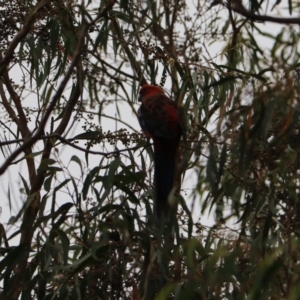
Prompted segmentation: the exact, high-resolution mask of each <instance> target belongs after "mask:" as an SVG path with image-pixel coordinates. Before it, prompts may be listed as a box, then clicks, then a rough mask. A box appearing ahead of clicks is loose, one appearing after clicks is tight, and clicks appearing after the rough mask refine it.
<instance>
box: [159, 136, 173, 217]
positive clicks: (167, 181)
mask: <svg viewBox="0 0 300 300" xmlns="http://www.w3.org/2000/svg"><path fill="white" fill-rule="evenodd" d="M172 142H173V143H172ZM177 148H178V146H177V143H176V144H174V141H169V144H168V145H165V147H161V145H160V144H159V145H158V144H157V143H156V142H155V143H154V185H155V202H154V213H155V215H156V216H157V218H159V219H160V218H161V217H162V216H164V219H165V220H168V219H169V217H170V213H171V211H172V210H173V209H174V208H173V207H171V205H170V203H169V201H168V198H169V195H170V192H171V191H172V189H173V187H174V181H175V170H176V154H177Z"/></svg>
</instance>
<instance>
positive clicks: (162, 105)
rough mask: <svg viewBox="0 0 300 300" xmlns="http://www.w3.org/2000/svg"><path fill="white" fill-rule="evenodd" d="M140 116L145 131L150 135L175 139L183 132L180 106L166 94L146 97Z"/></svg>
mask: <svg viewBox="0 0 300 300" xmlns="http://www.w3.org/2000/svg"><path fill="white" fill-rule="evenodd" d="M138 116H139V122H140V125H141V127H142V129H143V131H144V132H145V133H146V134H147V135H148V136H150V137H153V136H157V137H162V138H167V139H175V138H177V137H179V136H180V135H181V133H182V132H181V121H180V118H181V116H180V112H179V108H178V106H177V105H176V103H175V102H174V101H172V100H171V99H169V98H168V97H167V96H165V95H157V96H152V97H150V98H147V99H145V100H144V101H143V103H142V105H141V107H140V109H139V113H138Z"/></svg>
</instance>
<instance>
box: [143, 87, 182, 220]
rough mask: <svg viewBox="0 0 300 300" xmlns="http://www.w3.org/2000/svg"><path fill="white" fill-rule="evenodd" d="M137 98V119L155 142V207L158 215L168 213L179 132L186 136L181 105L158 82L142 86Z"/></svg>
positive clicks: (146, 133) (166, 214)
mask: <svg viewBox="0 0 300 300" xmlns="http://www.w3.org/2000/svg"><path fill="white" fill-rule="evenodd" d="M139 101H141V102H142V104H141V106H140V109H139V112H138V118H139V123H140V125H141V128H142V130H143V132H144V133H145V135H147V136H148V137H150V138H152V139H153V142H154V165H155V172H154V184H155V191H156V197H155V208H154V210H155V213H156V215H157V216H158V217H160V216H161V215H162V214H164V215H165V216H166V217H168V215H169V211H170V205H169V202H168V197H169V194H170V192H171V190H172V188H173V186H174V180H175V169H176V168H175V166H176V156H177V152H178V148H179V141H180V137H181V136H182V135H183V136H184V138H185V120H184V115H183V111H182V109H181V107H179V106H178V105H177V104H176V102H174V101H173V100H171V99H170V98H169V97H167V96H166V94H165V92H164V90H163V89H162V88H160V87H158V86H154V85H144V86H142V88H141V90H140V95H139Z"/></svg>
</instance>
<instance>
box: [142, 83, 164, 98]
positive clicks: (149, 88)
mask: <svg viewBox="0 0 300 300" xmlns="http://www.w3.org/2000/svg"><path fill="white" fill-rule="evenodd" d="M156 95H165V91H164V90H163V89H162V88H161V87H159V86H157V85H151V84H144V85H143V86H142V87H141V89H140V93H139V97H138V101H139V102H143V100H144V99H145V98H146V97H151V96H156Z"/></svg>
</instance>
